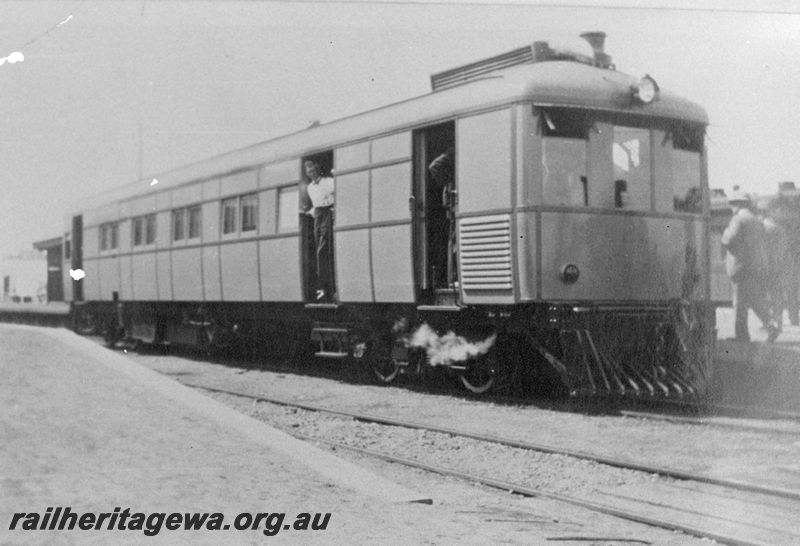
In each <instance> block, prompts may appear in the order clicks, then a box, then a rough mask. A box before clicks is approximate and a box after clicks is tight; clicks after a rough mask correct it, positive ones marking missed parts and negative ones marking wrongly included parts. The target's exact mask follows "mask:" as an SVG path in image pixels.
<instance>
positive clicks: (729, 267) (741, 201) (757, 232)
mask: <svg viewBox="0 0 800 546" xmlns="http://www.w3.org/2000/svg"><path fill="white" fill-rule="evenodd" d="M728 203H729V204H730V206H731V209H733V216H732V217H731V220H730V222H729V223H728V227H727V228H725V231H724V232H723V234H722V246H723V247H725V250H726V256H725V269H726V271H727V272H728V276H730V278H731V283H732V284H733V305H734V308H735V310H736V323H735V335H736V339H737V340H738V341H750V333H749V331H748V328H747V314H748V313H747V312H748V310H749V309H752V310H753V311H754V312H755V313H756V315H757V316H758V318H759V319H761V321H762V322H763V323H764V324H766V325H767V332H768V334H767V340H768V341H769V342H770V343H772V342H773V341H775V338H777V337H778V334H779V333H780V329H779V328H778V326H777V325H776V324H775V322H774V321H773V318H772V316H771V313H770V312H769V306H768V304H767V300H766V294H765V290H764V287H765V282H766V267H767V262H768V256H767V253H766V234H765V232H764V226H763V225H762V224H761V222H760V221H759V220H758V218H756V216H755V215H754V214H753V213H752V211H751V210H750V206H751V203H750V197H749V196H748V195H747V194H745V193H744V192H741V191H738V190H737V191H734V192H733V194H731V197H730V198H729V199H728Z"/></svg>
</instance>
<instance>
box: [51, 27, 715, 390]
mask: <svg viewBox="0 0 800 546" xmlns="http://www.w3.org/2000/svg"><path fill="white" fill-rule="evenodd" d="M602 37H603V36H602V33H590V34H589V35H587V39H589V41H590V42H591V43H592V44H593V45H592V47H591V48H590V47H588V45H587V51H584V52H575V51H572V50H562V49H558V48H557V47H554V46H553V45H552V44H548V43H545V42H536V43H534V44H533V45H532V46H528V47H523V48H519V49H517V50H514V51H511V52H509V53H506V54H503V55H499V56H496V57H492V58H489V59H485V60H482V61H478V62H476V63H472V64H470V65H467V66H463V67H459V68H456V69H453V70H449V71H446V72H442V73H440V74H437V75H434V76H432V78H431V80H432V85H433V90H432V92H431V93H429V94H427V95H424V96H421V97H418V98H414V99H411V100H407V101H404V102H401V103H397V104H393V105H390V106H387V107H384V108H380V109H376V110H373V111H369V112H366V113H362V114H358V115H355V116H352V117H348V118H345V119H341V120H337V121H333V122H330V123H324V124H321V125H318V126H314V127H310V128H308V129H307V130H304V131H300V132H297V133H294V134H290V135H287V136H284V137H280V138H276V139H273V140H270V141H267V142H263V143H259V144H256V145H254V146H250V147H248V148H245V149H241V150H237V151H234V152H231V153H226V154H223V155H220V156H217V157H214V158H211V159H209V160H206V161H202V162H199V163H196V164H193V165H189V166H187V167H184V168H180V169H176V170H174V171H170V172H167V173H163V174H160V175H158V176H156V177H155V178H148V179H146V180H139V181H137V182H135V183H134V184H131V185H129V186H126V187H124V188H121V189H119V190H115V191H113V192H109V193H107V194H106V195H102V196H98V199H96V200H95V201H94V202H93V203H90V204H89V203H87V204H84V205H83V206H81V207H80V209H79V210H76V211H74V213H73V214H72V215H71V216H70V221H69V222H70V225H69V228H68V233H67V237H66V239H67V243H66V245H67V247H68V248H67V249H65V256H66V257H65V259H66V260H67V262H68V264H69V267H66V268H65V270H71V275H72V276H73V277H79V276H80V275H81V274H85V276H84V277H83V278H82V279H81V280H74V281H71V282H68V283H66V284H67V286H68V287H69V289H68V290H67V292H68V299H71V300H72V301H73V302H74V308H75V316H76V323H77V324H78V325H79V327H83V328H84V329H91V328H94V327H97V328H100V329H101V330H102V331H103V332H104V333H105V334H106V335H107V336H108V337H109V338H110V339H112V340H113V339H116V338H117V337H120V336H122V337H126V338H129V339H134V340H139V341H142V342H147V343H155V342H162V341H165V342H170V343H183V344H195V345H198V344H199V345H212V346H213V345H225V344H228V343H231V342H235V341H236V340H238V339H239V338H249V339H251V340H257V342H258V343H262V344H266V345H281V344H286V345H292V346H294V345H295V344H296V343H310V345H311V347H312V348H313V352H314V353H315V354H317V355H318V356H321V357H330V358H348V359H355V360H356V361H363V362H364V363H365V365H368V366H370V367H372V368H373V370H374V372H375V375H376V377H378V378H379V379H380V380H381V381H385V382H388V381H391V380H392V379H394V378H395V377H396V376H397V375H398V373H401V372H423V371H425V370H426V369H429V368H430V367H431V366H435V367H442V368H445V369H448V370H451V371H453V372H454V373H455V374H457V375H458V376H459V377H461V378H462V381H463V383H464V384H465V385H466V386H467V387H468V388H470V389H471V390H473V391H475V392H483V391H485V390H488V389H489V388H490V387H491V386H493V385H495V384H496V383H497V382H500V381H501V380H505V381H514V380H515V379H514V378H516V377H517V375H516V374H518V373H525V374H528V375H529V377H531V378H532V380H533V381H534V382H537V383H544V382H548V381H553V380H556V381H558V382H559V383H560V384H562V385H563V386H564V387H566V388H567V390H568V391H569V392H571V393H572V394H600V393H610V394H615V395H629V394H634V395H645V396H667V397H671V396H680V395H687V394H699V393H700V392H702V390H703V388H704V386H705V384H706V381H707V376H708V373H709V366H710V359H711V350H712V346H713V333H714V318H713V313H712V308H711V306H710V299H709V294H710V281H709V244H708V238H709V205H708V200H709V198H708V188H707V181H706V179H707V175H706V156H705V148H704V141H703V139H704V133H705V127H706V125H707V118H706V114H705V112H704V110H703V109H702V108H701V107H700V106H698V105H696V104H694V103H692V102H690V101H688V100H685V99H682V98H680V97H678V96H676V95H674V94H671V93H669V92H668V91H666V90H663V89H659V87H658V85H657V84H656V82H655V80H654V79H652V78H650V77H649V76H648V77H645V78H642V79H639V78H634V77H632V76H629V75H626V74H624V73H621V72H618V71H616V70H615V68H614V67H613V65H612V64H611V59H610V57H609V56H608V55H606V54H605V53H604V52H603V50H602ZM450 146H453V147H454V150H455V179H454V181H453V182H454V183H453V184H452V185H451V186H450V187H449V189H448V192H449V198H450V199H452V201H453V202H454V203H455V205H454V210H453V212H454V219H453V220H452V221H454V222H455V226H454V231H455V236H456V241H455V249H454V251H453V257H454V259H452V260H448V259H447V254H448V252H449V250H448V222H449V221H451V220H449V219H448V218H449V217H448V215H447V210H446V208H445V207H444V206H443V204H442V198H441V189H440V188H438V187H435V186H434V184H433V181H432V179H431V176H430V173H429V171H428V165H429V164H430V163H431V161H432V160H433V159H434V158H435V157H437V156H438V155H439V154H441V153H442V152H443V151H445V150H446V149H447V148H448V147H450ZM309 157H314V158H316V159H318V160H319V161H320V162H321V163H322V165H323V167H324V168H326V169H328V170H330V171H331V172H332V173H333V176H334V177H335V186H336V194H335V203H336V204H335V229H334V232H335V248H334V262H335V283H336V295H335V301H333V302H330V303H318V302H316V301H314V300H313V294H314V259H313V258H314V256H313V241H311V240H310V239H311V238H312V237H313V236H312V234H311V231H312V230H311V228H310V226H309V220H308V216H307V215H305V214H298V212H299V211H300V210H302V209H305V208H307V204H306V201H307V198H306V196H305V184H306V181H304V180H303V175H302V161H303V159H305V158H309ZM70 250H71V252H70ZM78 271H80V272H82V273H76V272H78Z"/></svg>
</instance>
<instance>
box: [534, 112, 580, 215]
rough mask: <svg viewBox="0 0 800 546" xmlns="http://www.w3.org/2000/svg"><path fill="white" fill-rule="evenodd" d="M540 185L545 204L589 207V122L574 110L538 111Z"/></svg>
mask: <svg viewBox="0 0 800 546" xmlns="http://www.w3.org/2000/svg"><path fill="white" fill-rule="evenodd" d="M539 123H540V132H541V134H542V163H541V165H542V183H543V198H544V202H545V204H548V205H562V206H570V207H584V206H587V205H588V204H589V194H588V187H587V179H586V157H587V145H588V139H589V130H590V128H591V120H590V119H589V118H588V116H587V115H586V114H585V113H582V112H580V111H575V110H572V111H570V110H566V109H552V110H541V112H540V116H539Z"/></svg>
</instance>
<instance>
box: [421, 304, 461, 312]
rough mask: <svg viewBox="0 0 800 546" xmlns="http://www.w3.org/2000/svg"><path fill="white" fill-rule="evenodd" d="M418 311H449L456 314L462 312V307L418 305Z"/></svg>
mask: <svg viewBox="0 0 800 546" xmlns="http://www.w3.org/2000/svg"><path fill="white" fill-rule="evenodd" d="M417 311H423V312H424V311H449V312H453V313H454V312H458V311H461V307H459V306H458V305H418V306H417Z"/></svg>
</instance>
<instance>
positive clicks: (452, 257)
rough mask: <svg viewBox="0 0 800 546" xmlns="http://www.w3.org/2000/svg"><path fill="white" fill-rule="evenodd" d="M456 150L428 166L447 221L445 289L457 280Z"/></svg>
mask: <svg viewBox="0 0 800 546" xmlns="http://www.w3.org/2000/svg"><path fill="white" fill-rule="evenodd" d="M455 155H456V150H455V148H454V147H453V146H450V147H448V148H447V150H445V152H444V153H443V154H442V155H440V156H438V157H437V158H436V159H434V160H433V161H432V162H431V164H430V165H428V172H430V174H431V178H432V179H433V182H434V184H435V185H436V188H437V190H438V191H439V192H441V196H442V207H443V208H444V209H445V214H446V221H447V287H448V288H454V287H455V283H456V281H457V280H458V265H457V264H458V258H457V255H456V253H457V250H456V195H457V194H456V191H455V181H456V163H455Z"/></svg>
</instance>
